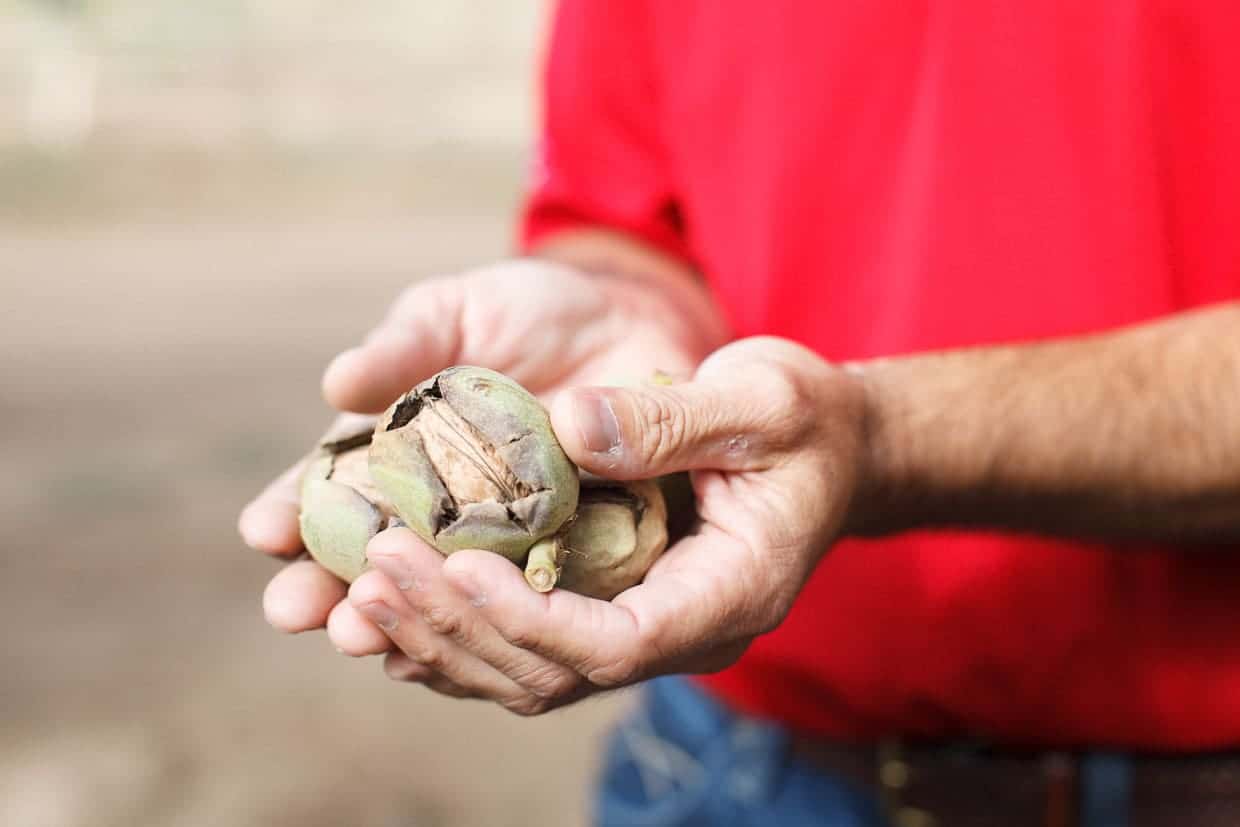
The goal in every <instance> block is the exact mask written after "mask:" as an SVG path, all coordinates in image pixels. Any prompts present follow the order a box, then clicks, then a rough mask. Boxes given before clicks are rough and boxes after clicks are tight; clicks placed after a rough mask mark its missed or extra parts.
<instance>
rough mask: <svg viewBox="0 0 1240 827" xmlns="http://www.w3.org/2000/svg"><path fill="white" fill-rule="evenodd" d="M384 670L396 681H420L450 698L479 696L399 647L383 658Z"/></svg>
mask: <svg viewBox="0 0 1240 827" xmlns="http://www.w3.org/2000/svg"><path fill="white" fill-rule="evenodd" d="M383 672H384V674H386V675H387V676H388V677H389V678H391V679H392V680H394V681H402V682H405V683H420V684H422V685H423V686H425V687H427V688H428V689H431V690H433V691H434V692H437V693H438V694H440V695H447V696H448V697H449V698H476V697H478V696H477V695H475V694H474V693H472V692H470V691H469V690H467V689H465V688H464V687H462V686H459V685H458V684H455V683H453V682H452V681H450V680H448V679H447V678H445V677H444V676H443V675H440V674H439V673H438V672H434V671H432V670H430V669H427V668H426V667H425V666H423V665H422V664H420V663H418V662H417V661H415V660H413V659H412V658H410V657H409V656H408V655H406V654H405V653H404V652H401V651H400V650H399V649H397V650H395V651H392V652H388V654H387V657H385V658H384V659H383Z"/></svg>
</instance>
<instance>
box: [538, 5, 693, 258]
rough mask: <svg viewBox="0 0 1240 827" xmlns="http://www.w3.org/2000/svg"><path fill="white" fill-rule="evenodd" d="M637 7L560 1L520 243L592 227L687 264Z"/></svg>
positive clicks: (641, 8)
mask: <svg viewBox="0 0 1240 827" xmlns="http://www.w3.org/2000/svg"><path fill="white" fill-rule="evenodd" d="M645 11H646V9H645V4H644V3H640V2H637V0H624V2H617V0H561V1H560V2H559V3H558V6H557V9H556V14H555V20H554V25H553V27H552V32H551V39H550V44H549V48H548V51H547V56H546V62H545V64H544V67H543V75H542V104H543V105H542V123H541V130H540V135H539V141H538V145H537V147H536V150H535V157H534V163H533V164H532V170H531V176H530V178H531V180H530V183H529V189H528V192H527V195H526V199H525V203H524V206H523V210H522V215H521V226H520V237H519V241H520V245H521V248H522V249H523V250H527V251H528V250H529V249H530V248H531V247H533V246H535V245H536V244H537V243H538V241H540V240H542V239H544V238H546V237H547V236H549V235H552V234H554V233H556V232H559V231H561V230H565V229H572V228H578V227H588V226H596V227H598V226H601V227H605V228H607V229H609V230H613V231H619V232H624V233H627V234H629V235H633V236H636V237H638V238H639V239H641V240H644V241H646V242H647V243H650V244H653V245H654V246H656V247H659V248H660V249H662V250H664V251H666V252H668V253H671V254H672V255H675V256H677V257H680V258H686V259H687V258H688V257H689V256H688V254H687V250H686V248H685V243H684V235H683V232H682V228H681V224H680V219H679V213H678V211H677V209H676V204H675V200H674V198H673V194H672V187H671V184H670V181H669V175H668V164H667V158H666V152H665V146H664V144H663V141H662V140H661V138H660V128H661V119H660V117H659V104H658V98H659V95H658V89H657V88H656V83H655V82H654V81H655V76H654V72H653V71H652V68H653V67H652V61H653V58H654V53H653V50H652V48H651V44H652V39H651V32H650V31H649V28H648V27H649V23H650V21H649V18H648V16H647V15H646V14H645Z"/></svg>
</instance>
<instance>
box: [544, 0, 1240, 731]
mask: <svg viewBox="0 0 1240 827" xmlns="http://www.w3.org/2000/svg"><path fill="white" fill-rule="evenodd" d="M545 83H546V86H545V95H546V99H545V112H544V130H543V136H542V143H541V153H540V165H539V168H538V170H537V173H536V176H535V178H536V180H535V182H534V186H533V188H532V192H531V195H530V198H529V201H528V203H527V207H526V212H525V222H524V232H523V238H524V241H525V243H526V244H531V243H533V242H534V241H535V240H537V239H538V238H540V237H543V236H545V235H547V234H549V233H554V232H556V231H557V230H559V229H562V228H564V227H571V226H579V225H589V224H597V225H604V226H608V227H612V228H620V229H623V230H626V231H628V232H630V233H634V234H636V235H637V236H639V237H641V238H643V239H645V240H647V241H648V242H651V243H653V244H655V245H658V246H659V247H662V248H664V249H667V250H670V251H672V252H674V253H676V254H678V255H681V256H684V257H686V258H688V259H689V260H691V261H693V262H694V263H696V264H697V265H698V266H699V267H700V268H701V270H702V272H703V273H704V274H705V277H706V278H707V279H708V280H709V283H710V285H711V286H712V288H713V289H714V291H715V293H716V294H717V295H718V297H719V299H720V301H721V303H722V305H723V307H724V308H725V311H726V313H727V314H728V317H729V318H730V320H731V322H732V324H733V326H734V328H735V330H736V332H737V333H738V335H741V336H749V335H754V334H774V335H779V336H785V337H788V338H790V339H795V340H797V341H799V342H802V343H804V344H806V345H809V346H810V347H812V348H814V349H815V350H816V351H817V352H818V353H820V354H822V355H823V356H824V357H826V358H828V359H835V360H842V359H857V358H865V357H873V356H880V355H887V354H899V353H907V352H911V351H920V350H927V349H934V348H951V347H958V346H963V345H976V344H982V343H988V342H1000V341H1012V340H1029V339H1038V338H1044V337H1052V336H1064V335H1071V334H1076V333H1081V332H1084V331H1095V330H1101V329H1106V328H1111V327H1115V326H1118V325H1124V324H1130V323H1134V322H1140V321H1143V320H1147V319H1152V318H1155V317H1158V316H1161V315H1165V314H1168V313H1173V312H1176V311H1179V310H1183V309H1185V308H1189V307H1192V306H1195V305H1200V304H1204V303H1208V302H1215V301H1220V300H1227V299H1235V298H1237V297H1240V4H1238V3H1237V2H1236V0H1174V2H1173V1H1172V0H1123V2H1120V1H1119V0H1116V2H1108V1H1107V0H1024V1H1023V2H1020V1H1019V0H1018V1H1017V2H1004V3H996V2H993V1H992V0H941V2H933V3H929V2H911V3H910V2H907V0H870V2H849V1H848V0H801V1H800V2H796V1H795V0H787V1H786V2H766V3H733V2H718V0H674V2H672V1H671V0H669V1H668V2H655V0H648V2H638V1H637V0H624V1H623V2H620V1H619V0H593V1H591V0H565V2H563V3H562V4H561V7H560V10H559V14H558V18H557V23H556V26H555V29H554V36H553V38H552V42H551V48H550V53H549V57H548V63H547V69H546V77H545ZM1150 449H1151V450H1157V446H1150ZM1238 551H1240V550H1238ZM703 683H704V684H705V685H706V686H707V687H709V688H710V689H711V690H712V691H714V692H715V693H717V694H718V695H720V696H721V697H723V698H724V699H726V700H727V701H729V702H731V703H732V704H734V705H736V706H738V707H740V708H742V709H745V710H748V711H751V712H754V713H757V714H760V715H764V716H769V717H772V718H775V719H778V720H781V721H784V722H786V723H787V724H789V725H791V726H793V727H797V728H800V729H804V730H807V731H811V732H817V733H822V734H826V735H830V736H835V737H845V738H870V737H874V736H878V735H883V734H892V733H901V734H905V735H911V736H918V735H925V736H935V737H944V736H962V735H972V736H980V737H990V738H995V739H998V740H1003V741H1007V742H1021V743H1055V744H1065V745H1067V744H1110V745H1128V746H1138V747H1147V748H1197V747H1206V746H1217V745H1225V744H1227V745H1233V746H1234V745H1237V744H1240V554H1207V553H1197V554H1184V553H1178V554H1177V553H1176V552H1175V551H1173V550H1169V549H1159V548H1153V547H1148V548H1139V549H1138V548H1132V547H1129V548H1125V549H1122V550H1119V549H1107V548H1104V547H1099V546H1088V545H1085V544H1081V543H1073V542H1064V541H1058V540H1052V539H1039V538H1035V537H1028V536H1013V535H1005V534H984V533H974V534H966V533H948V532H919V533H911V534H905V535H900V536H895V537H891V538H889V539H882V540H876V541H855V540H848V541H844V542H841V543H839V544H838V545H837V546H836V547H835V548H834V550H832V551H831V553H830V554H828V555H827V556H826V557H825V558H824V560H823V562H822V564H821V565H820V566H819V567H818V569H817V571H816V573H815V575H814V576H813V578H812V580H811V581H810V583H809V584H808V586H807V587H806V588H805V590H804V592H803V593H802V595H801V597H800V599H799V600H798V602H797V603H796V606H795V608H794V609H793V611H792V614H791V615H790V616H789V617H788V619H787V620H786V621H785V622H784V623H783V625H782V626H780V628H779V629H778V630H776V631H775V632H773V633H771V634H769V635H766V636H764V637H762V638H760V639H759V640H757V641H756V642H755V643H754V645H753V646H752V648H751V649H750V650H749V652H748V653H747V654H746V655H745V656H744V658H743V659H742V660H741V661H740V662H739V663H738V664H737V665H736V666H734V667H733V668H731V669H729V670H727V671H725V672H723V673H721V674H718V675H714V676H709V677H706V678H704V679H703Z"/></svg>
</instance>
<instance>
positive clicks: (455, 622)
mask: <svg viewBox="0 0 1240 827" xmlns="http://www.w3.org/2000/svg"><path fill="white" fill-rule="evenodd" d="M422 617H423V618H424V619H425V620H426V625H427V626H429V627H430V629H431V631H433V632H435V633H436V634H440V635H443V636H444V637H457V636H459V635H460V633H461V616H460V614H459V613H458V612H456V611H454V610H453V609H450V608H447V607H444V606H431V607H429V608H427V609H426V610H425V611H424V612H423V613H422Z"/></svg>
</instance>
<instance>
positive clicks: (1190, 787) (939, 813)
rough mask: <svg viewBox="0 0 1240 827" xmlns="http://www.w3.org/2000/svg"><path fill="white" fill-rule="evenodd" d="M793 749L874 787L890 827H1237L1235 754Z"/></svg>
mask: <svg viewBox="0 0 1240 827" xmlns="http://www.w3.org/2000/svg"><path fill="white" fill-rule="evenodd" d="M791 747H792V752H793V754H795V755H797V756H799V757H801V758H802V759H804V760H806V761H807V762H809V763H810V764H813V765H814V766H816V767H818V768H820V769H822V770H824V771H826V772H829V773H832V774H834V775H836V776H841V777H843V778H845V779H849V780H851V781H853V782H854V783H857V784H861V785H863V786H865V787H867V788H868V789H870V790H872V791H874V792H876V793H877V795H878V797H879V799H880V800H881V801H882V802H883V805H884V807H885V808H886V811H887V815H888V818H889V820H890V822H891V824H892V826H893V827H1112V825H1114V827H1238V825H1240V753H1234V752H1229V753H1211V754H1202V755H1197V754H1194V755H1185V756H1178V755H1141V754H1132V755H1124V756H1101V755H1099V754H1094V753H1074V752H1037V751H1030V752H1021V751H1008V750H997V749H990V748H983V747H975V746H972V745H950V746H944V745H939V744H933V745H928V744H916V743H903V742H900V741H884V742H882V743H880V744H878V745H866V746H861V745H846V744H836V743H828V742H823V741H817V740H813V739H809V738H805V737H803V736H800V735H794V736H793V737H792V743H791ZM1099 788H1103V789H1101V790H1100V789H1099Z"/></svg>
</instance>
